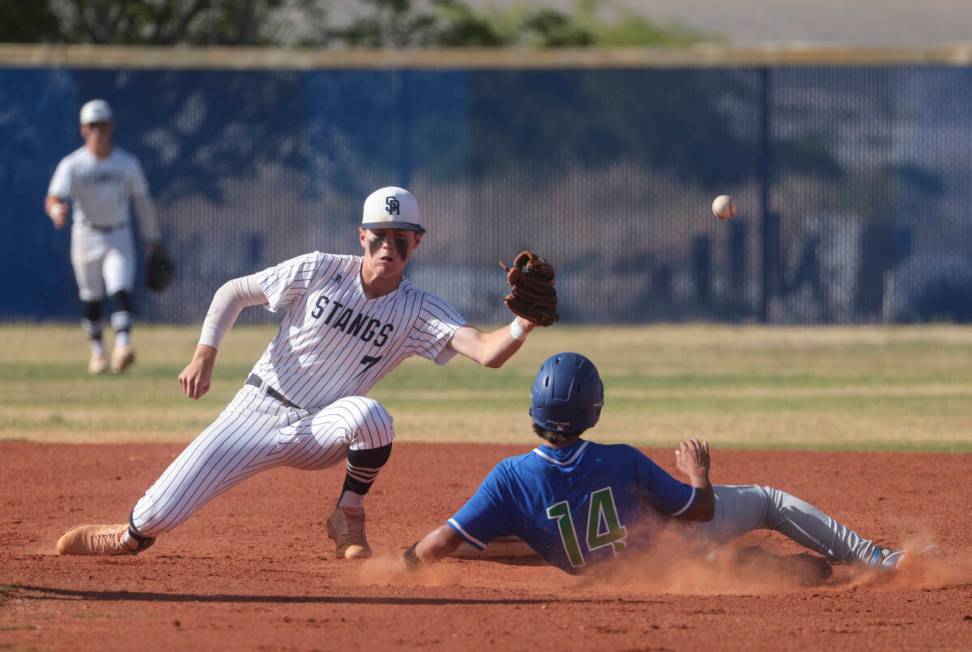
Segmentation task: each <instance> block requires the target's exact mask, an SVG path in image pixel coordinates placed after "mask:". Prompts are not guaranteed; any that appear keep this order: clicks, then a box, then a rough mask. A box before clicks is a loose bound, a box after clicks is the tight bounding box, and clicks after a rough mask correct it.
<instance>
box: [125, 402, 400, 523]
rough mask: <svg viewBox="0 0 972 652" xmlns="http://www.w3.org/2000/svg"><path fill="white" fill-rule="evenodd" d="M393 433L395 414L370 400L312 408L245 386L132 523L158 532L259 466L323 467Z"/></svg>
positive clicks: (390, 437) (137, 511) (180, 458)
mask: <svg viewBox="0 0 972 652" xmlns="http://www.w3.org/2000/svg"><path fill="white" fill-rule="evenodd" d="M394 436H395V433H394V429H393V428H392V418H391V416H390V415H389V414H388V412H387V411H386V410H385V408H384V407H382V405H381V404H380V403H378V401H375V400H373V399H370V398H367V397H363V396H348V397H345V398H341V399H338V400H337V401H335V402H334V403H331V404H330V405H328V406H327V407H326V408H324V409H322V410H319V411H316V412H311V411H308V410H302V409H297V408H288V407H285V406H284V405H283V404H282V403H280V402H279V401H278V400H276V399H275V398H272V397H270V396H267V395H266V394H264V393H263V391H261V390H260V389H259V388H257V387H253V386H251V385H245V386H244V387H243V388H242V389H241V390H240V391H239V392H238V393H237V394H236V397H235V398H234V399H233V400H232V401H231V402H230V404H229V405H228V406H227V407H226V409H225V410H223V412H222V414H220V415H219V417H218V418H217V419H216V421H214V422H213V423H212V424H211V425H210V426H209V427H208V428H206V429H205V430H204V431H203V432H202V433H200V434H199V436H198V437H196V439H195V440H193V441H192V443H190V444H189V446H188V447H186V449H185V450H183V451H182V453H180V454H179V456H178V457H177V458H176V459H175V460H173V462H172V464H170V465H169V468H167V469H166V470H165V472H164V473H163V474H162V476H161V477H160V478H159V479H158V480H156V481H155V484H153V485H152V486H151V487H150V488H149V490H148V491H146V492H145V495H144V496H142V498H141V499H140V500H139V501H138V502H137V503H136V505H135V509H134V510H133V511H132V523H133V524H134V525H135V528H136V529H137V530H138V532H139V533H140V534H141V535H143V536H146V537H155V536H157V535H159V534H162V533H163V532H167V531H169V530H172V529H174V528H175V527H176V526H178V525H179V524H180V523H182V522H183V521H185V520H186V519H187V518H189V516H190V515H191V514H192V513H193V512H195V511H196V510H197V509H199V508H200V507H202V506H203V505H205V504H206V503H207V502H209V501H210V500H212V499H213V498H215V497H216V496H218V495H220V494H221V493H223V492H224V491H226V490H228V489H230V488H231V487H233V486H235V485H237V484H239V483H241V482H243V481H244V480H246V479H247V478H249V477H251V476H253V475H254V474H256V473H259V472H260V471H264V470H266V469H271V468H274V467H277V466H289V467H293V468H295V469H304V470H317V469H324V468H327V467H329V466H332V465H333V464H336V463H338V462H341V461H344V460H345V459H346V457H347V453H348V450H349V449H354V450H361V449H370V448H379V447H381V446H387V445H388V444H391V443H392V440H393V439H394Z"/></svg>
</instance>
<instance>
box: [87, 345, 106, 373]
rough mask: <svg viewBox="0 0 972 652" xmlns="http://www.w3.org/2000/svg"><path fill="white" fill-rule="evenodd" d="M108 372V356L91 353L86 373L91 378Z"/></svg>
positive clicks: (102, 353)
mask: <svg viewBox="0 0 972 652" xmlns="http://www.w3.org/2000/svg"><path fill="white" fill-rule="evenodd" d="M106 371H108V356H106V355H105V354H104V352H103V351H102V352H101V353H92V354H91V357H90V358H88V373H89V374H91V375H92V376H96V375H98V374H102V373H104V372H106Z"/></svg>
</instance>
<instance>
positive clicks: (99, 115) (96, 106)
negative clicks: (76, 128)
mask: <svg viewBox="0 0 972 652" xmlns="http://www.w3.org/2000/svg"><path fill="white" fill-rule="evenodd" d="M114 117H115V116H114V115H113V114H112V112H111V107H110V106H108V102H105V101H104V100H91V101H90V102H88V103H87V104H85V105H84V106H82V107H81V124H83V125H89V124H91V123H92V122H111V121H112V120H113V119H114Z"/></svg>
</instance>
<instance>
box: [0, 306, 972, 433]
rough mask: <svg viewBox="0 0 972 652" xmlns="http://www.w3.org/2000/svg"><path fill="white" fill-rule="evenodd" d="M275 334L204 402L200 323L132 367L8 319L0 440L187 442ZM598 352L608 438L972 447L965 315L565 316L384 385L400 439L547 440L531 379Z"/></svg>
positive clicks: (238, 344)
mask: <svg viewBox="0 0 972 652" xmlns="http://www.w3.org/2000/svg"><path fill="white" fill-rule="evenodd" d="M272 334H273V328H272V327H238V328H236V329H234V330H233V331H232V332H231V333H230V334H229V336H228V337H227V339H226V341H225V342H224V345H223V349H222V351H221V352H220V358H219V360H218V362H217V368H216V374H215V378H214V387H213V389H212V391H211V392H210V393H209V394H208V395H207V396H206V397H204V398H203V399H202V400H199V401H190V400H188V399H186V398H184V397H183V396H182V395H181V393H180V391H179V385H178V382H177V380H176V377H177V375H178V374H179V372H180V371H181V370H182V367H183V366H184V365H185V363H186V362H187V361H188V360H189V357H190V355H191V353H192V351H193V349H194V346H195V342H196V339H197V337H198V326H191V327H152V326H140V327H139V328H138V329H137V331H136V332H135V343H136V345H137V347H138V352H139V359H138V362H137V363H136V365H135V366H134V367H133V368H132V370H131V371H130V372H129V373H126V374H125V375H123V376H110V375H109V376H101V377H94V378H92V377H88V375H87V373H86V369H85V368H86V364H87V347H86V344H85V342H84V339H83V336H82V334H81V331H80V328H78V327H75V326H67V325H57V326H53V325H5V326H0V397H2V398H0V439H27V440H34V441H59V442H92V441H103V442H108V441H115V442H117V441H146V442H149V441H188V440H189V439H191V438H192V437H194V436H195V435H196V433H197V432H198V431H200V430H201V429H202V428H204V427H205V426H206V425H207V424H208V423H209V422H210V421H211V420H212V419H213V418H214V417H215V416H216V415H217V414H218V413H219V411H220V410H221V409H222V408H223V406H224V405H225V404H226V403H227V402H228V401H229V400H230V398H231V397H232V396H233V394H234V393H235V392H236V390H237V389H238V388H239V387H240V385H241V383H242V381H243V379H244V378H245V377H246V374H247V372H248V371H249V369H250V367H251V366H252V364H253V362H255V361H256V358H257V357H258V356H259V354H260V353H261V352H262V350H263V348H264V347H265V346H266V343H267V342H268V341H269V339H270V337H271V336H272ZM563 350H574V351H579V352H581V353H584V354H585V355H587V356H589V357H590V358H591V359H593V360H594V362H595V363H596V364H597V365H598V367H599V368H600V370H601V373H602V375H603V377H604V382H605V387H606V400H605V407H604V412H603V416H602V418H601V422H600V424H599V425H598V428H597V430H596V438H597V439H598V440H601V441H629V442H632V443H636V444H639V445H662V446H669V445H672V444H674V443H676V442H677V441H678V440H679V439H681V438H684V437H686V436H699V437H704V438H706V439H709V440H710V441H711V442H712V443H713V445H715V446H719V447H749V448H814V449H908V450H946V451H972V329H970V328H963V327H956V326H930V327H907V328H905V327H893V328H887V327H861V328H843V327H840V328H784V327H776V328H762V327H750V326H745V327H730V326H706V325H687V326H673V325H664V326H646V327H583V328H581V327H566V326H556V327H553V328H550V329H545V330H542V331H538V332H535V333H534V334H533V335H531V336H530V338H529V340H528V341H527V344H526V345H525V346H524V348H523V350H522V351H521V352H520V353H519V354H518V355H517V356H516V357H514V358H513V359H512V360H511V361H510V362H508V363H507V364H506V366H504V367H503V368H502V369H499V370H494V369H484V368H481V367H479V366H477V365H475V364H473V363H471V362H469V361H467V360H465V359H457V360H455V361H453V362H452V363H450V364H449V365H448V366H445V367H436V366H435V365H434V364H432V363H430V362H427V361H425V360H414V359H413V360H409V361H408V362H406V363H405V364H404V365H402V366H401V367H400V368H399V369H397V370H396V371H395V372H393V373H392V374H391V375H389V376H388V377H386V378H385V379H384V380H383V381H382V382H381V383H380V384H379V385H378V386H376V387H375V389H374V390H373V391H372V393H371V394H372V396H374V397H375V398H377V399H378V400H380V401H381V402H382V403H384V405H385V406H386V407H387V408H388V409H389V411H390V412H391V413H392V415H393V416H394V417H395V427H396V433H397V437H398V438H399V440H400V441H476V442H508V443H527V444H530V443H533V435H532V433H531V431H530V428H529V417H528V416H527V409H528V407H529V388H530V384H531V382H532V380H533V375H534V373H535V371H536V369H537V367H538V365H539V363H540V362H541V361H542V360H543V359H544V358H545V357H546V356H547V355H549V354H551V353H554V352H556V351H563Z"/></svg>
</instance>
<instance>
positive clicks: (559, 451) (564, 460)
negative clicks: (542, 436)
mask: <svg viewBox="0 0 972 652" xmlns="http://www.w3.org/2000/svg"><path fill="white" fill-rule="evenodd" d="M589 443H591V442H589V441H584V440H583V439H578V440H577V441H575V442H574V443H573V444H571V445H570V446H568V447H566V448H553V447H551V446H543V445H540V446H537V447H536V448H534V449H533V452H534V453H536V454H537V455H539V456H540V457H542V458H543V459H545V460H547V461H548V462H550V463H551V464H556V465H557V466H569V465H571V464H573V463H574V462H575V461H576V460H577V458H578V457H579V456H580V454H581V453H583V452H584V449H585V448H587V445H588V444H589Z"/></svg>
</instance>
